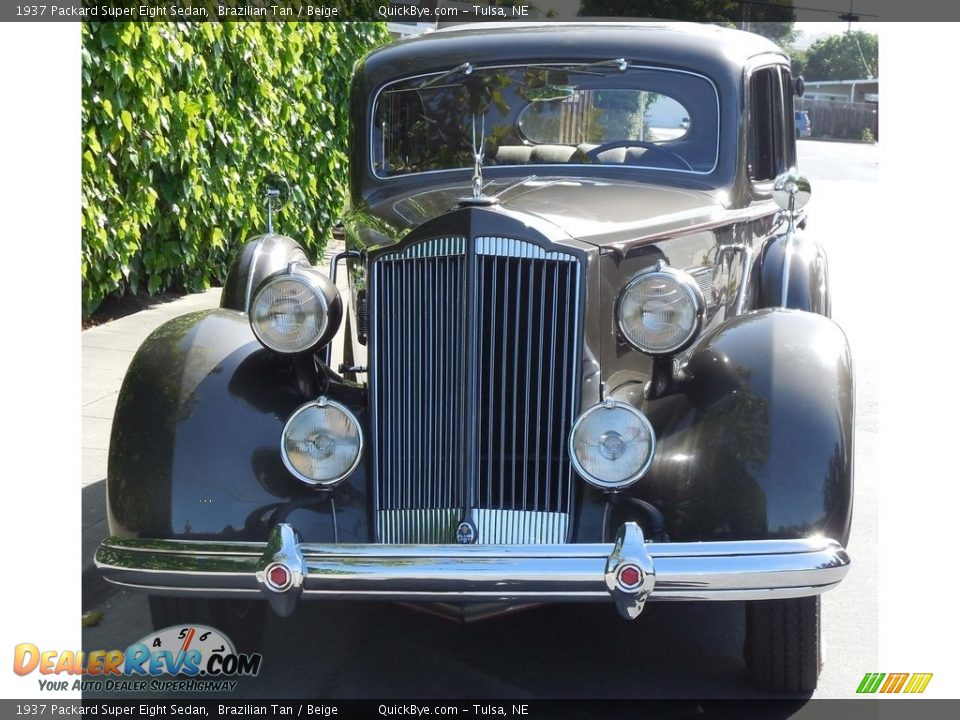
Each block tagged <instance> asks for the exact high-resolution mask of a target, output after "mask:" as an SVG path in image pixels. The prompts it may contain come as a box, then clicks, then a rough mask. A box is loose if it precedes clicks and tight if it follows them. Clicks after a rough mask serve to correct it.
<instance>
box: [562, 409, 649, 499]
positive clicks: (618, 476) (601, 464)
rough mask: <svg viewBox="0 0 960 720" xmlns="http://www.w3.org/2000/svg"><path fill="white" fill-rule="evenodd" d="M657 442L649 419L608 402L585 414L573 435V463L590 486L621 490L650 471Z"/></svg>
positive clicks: (574, 427) (571, 451)
mask: <svg viewBox="0 0 960 720" xmlns="http://www.w3.org/2000/svg"><path fill="white" fill-rule="evenodd" d="M655 447H656V439H655V437H654V433H653V426H652V425H651V424H650V421H649V420H647V418H646V416H644V415H643V413H641V412H640V411H639V410H637V409H636V408H635V407H633V406H632V405H628V404H627V403H625V402H620V401H618V400H613V399H610V398H608V399H607V400H604V401H603V402H602V403H600V404H599V405H594V406H593V407H592V408H590V409H589V410H587V411H586V412H585V413H583V414H582V415H581V416H580V417H579V418H577V421H576V422H575V423H574V425H573V430H571V431H570V460H571V461H572V462H573V466H574V467H575V468H576V470H577V472H578V473H579V474H580V475H581V476H582V477H583V479H584V480H586V481H587V482H589V483H590V484H591V485H595V486H596V487H598V488H601V489H604V490H619V489H621V488H625V487H627V486H629V485H632V484H633V483H635V482H636V481H637V480H639V479H640V478H641V477H643V474H644V473H645V472H647V470H649V469H650V465H651V463H653V453H654V450H655Z"/></svg>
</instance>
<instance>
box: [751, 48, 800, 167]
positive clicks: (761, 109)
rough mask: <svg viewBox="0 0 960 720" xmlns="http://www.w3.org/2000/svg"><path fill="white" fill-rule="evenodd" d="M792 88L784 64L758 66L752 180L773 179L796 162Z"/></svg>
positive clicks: (753, 101)
mask: <svg viewBox="0 0 960 720" xmlns="http://www.w3.org/2000/svg"><path fill="white" fill-rule="evenodd" d="M791 88H792V83H791V81H790V72H789V71H788V70H786V68H783V67H782V66H776V67H769V68H761V69H758V70H755V71H754V72H753V75H752V76H751V78H750V117H751V123H750V124H751V143H750V148H749V151H750V178H751V179H752V180H759V181H766V180H773V179H774V178H775V177H777V175H779V174H780V173H782V172H783V171H784V170H786V169H787V168H788V167H790V166H791V165H792V164H794V162H795V161H794V157H795V154H796V149H795V145H794V133H795V131H794V125H795V122H796V120H795V119H794V121H793V122H791V121H790V118H791V117H793V94H792V90H791Z"/></svg>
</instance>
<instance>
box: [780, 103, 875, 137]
mask: <svg viewBox="0 0 960 720" xmlns="http://www.w3.org/2000/svg"><path fill="white" fill-rule="evenodd" d="M794 102H795V107H796V109H797V110H806V111H807V112H808V113H810V130H811V132H812V134H813V137H815V138H817V137H822V138H845V139H851V140H859V139H860V138H861V137H862V136H863V131H864V129H865V128H868V129H869V130H870V132H871V133H872V134H873V137H874V138H875V139H877V140H879V139H880V125H879V117H880V114H879V110H880V107H879V105H878V104H877V103H851V102H835V101H832V100H810V99H808V98H796V99H795V100H794Z"/></svg>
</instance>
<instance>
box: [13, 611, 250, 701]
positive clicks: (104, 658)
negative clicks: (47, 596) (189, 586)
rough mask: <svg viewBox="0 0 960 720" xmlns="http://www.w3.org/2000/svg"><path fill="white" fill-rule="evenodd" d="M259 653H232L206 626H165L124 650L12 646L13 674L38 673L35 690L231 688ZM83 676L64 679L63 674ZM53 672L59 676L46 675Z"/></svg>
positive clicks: (227, 641)
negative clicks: (84, 650) (45, 648)
mask: <svg viewBox="0 0 960 720" xmlns="http://www.w3.org/2000/svg"><path fill="white" fill-rule="evenodd" d="M262 661H263V657H262V656H261V655H260V654H259V653H252V654H246V653H238V652H237V651H236V649H235V648H234V645H233V642H231V640H230V639H229V638H228V637H226V636H225V635H224V634H223V633H221V632H220V631H219V630H217V629H215V628H212V627H209V626H206V625H186V626H184V625H176V626H173V627H168V628H166V629H164V630H161V631H159V632H156V633H151V634H150V635H148V636H147V637H145V638H143V639H141V640H139V641H138V642H135V643H133V644H132V645H130V646H129V647H128V648H127V649H126V650H91V651H89V652H83V651H77V652H74V651H72V650H64V651H60V650H40V648H38V647H37V646H36V645H34V644H32V643H20V644H19V645H17V646H16V648H14V653H13V671H14V672H15V673H16V674H17V675H30V674H31V673H34V672H36V673H39V674H40V675H41V676H44V677H40V678H38V680H37V681H38V682H39V684H40V689H41V690H80V691H90V692H148V691H155V692H204V691H206V692H212V691H215V692H231V691H233V690H235V689H236V686H237V681H236V680H235V679H234V678H237V677H254V676H256V675H257V674H258V673H259V672H260V664H261V662H262ZM77 675H80V676H83V677H74V678H73V679H66V678H64V676H77ZM51 676H59V677H51Z"/></svg>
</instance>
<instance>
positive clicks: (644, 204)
mask: <svg viewBox="0 0 960 720" xmlns="http://www.w3.org/2000/svg"><path fill="white" fill-rule="evenodd" d="M486 192H487V194H490V195H496V196H497V198H498V199H499V200H500V205H501V206H502V207H504V208H506V209H508V210H513V211H516V212H522V213H530V214H532V215H536V216H537V217H539V218H541V219H543V220H546V221H548V222H550V223H552V224H554V225H556V226H557V227H558V228H560V229H561V230H562V231H563V232H565V233H566V234H568V235H570V236H571V237H573V238H576V239H578V240H581V241H584V242H588V243H590V244H593V245H597V246H608V245H617V244H620V243H624V242H634V241H637V240H642V239H644V238H652V237H661V236H664V235H670V234H675V233H677V232H683V231H684V230H689V229H693V228H695V227H698V226H702V225H703V224H706V223H712V222H716V221H718V220H720V219H721V217H722V216H723V214H724V212H725V206H724V203H723V202H722V193H721V192H718V191H711V192H707V191H702V190H693V189H687V188H675V187H666V186H662V185H649V184H645V183H639V182H626V181H612V180H598V179H596V178H569V177H567V178H531V179H528V180H525V181H522V182H520V183H514V184H512V185H511V184H507V183H496V184H492V185H489V186H487V189H486ZM465 194H466V193H465V188H464V187H463V185H457V186H455V187H442V188H435V189H431V190H428V191H425V192H421V193H417V194H414V195H410V196H408V197H406V198H404V199H403V200H400V201H394V202H393V203H392V204H391V205H392V207H390V210H392V212H389V211H388V213H389V214H391V215H394V218H393V219H394V220H400V222H401V223H402V224H403V225H406V226H407V227H408V228H413V227H416V226H417V225H420V224H421V223H422V222H425V221H426V220H430V219H431V218H433V217H436V216H438V215H440V214H442V213H444V212H447V211H448V210H450V209H451V208H453V207H455V206H456V204H457V199H458V198H460V197H463V196H464V195H465ZM382 209H383V210H387V208H382Z"/></svg>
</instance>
